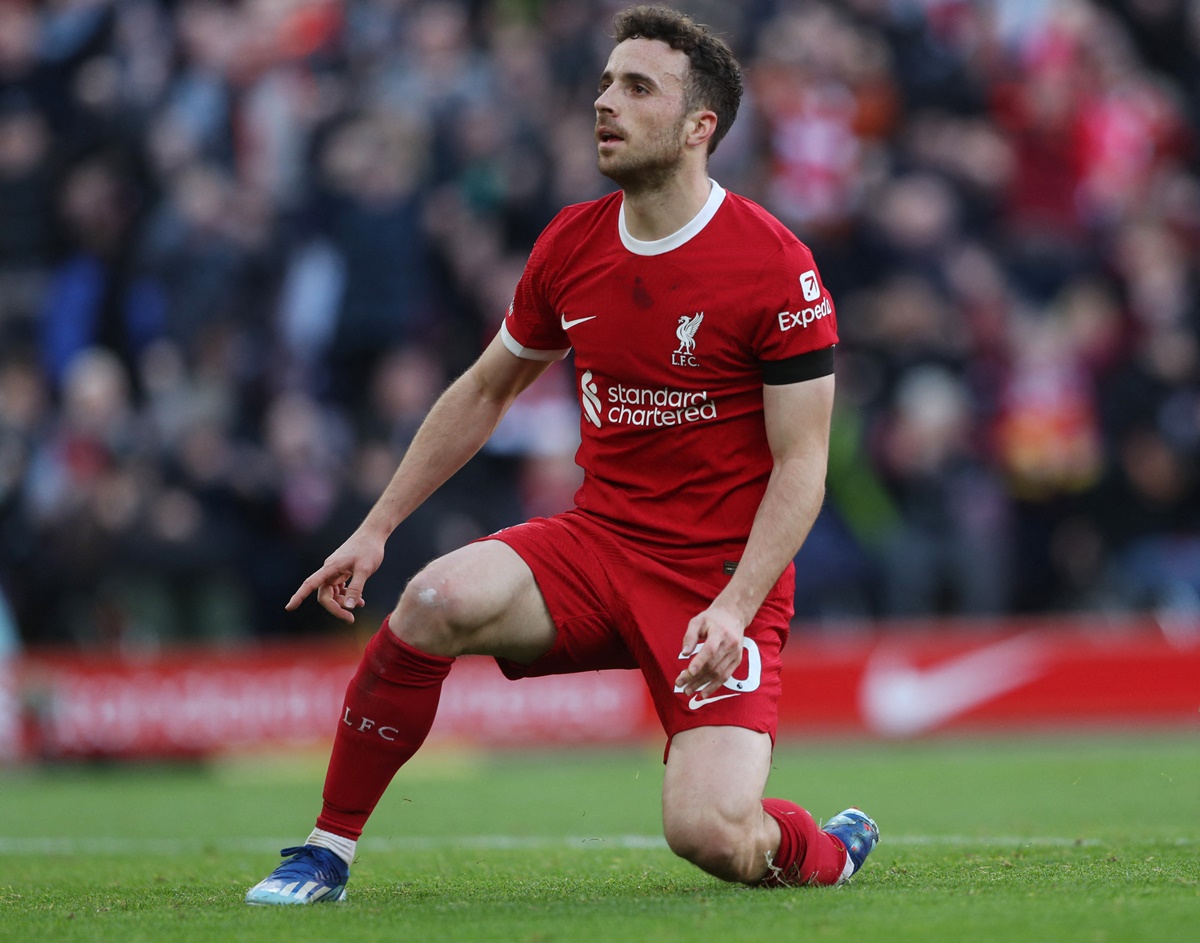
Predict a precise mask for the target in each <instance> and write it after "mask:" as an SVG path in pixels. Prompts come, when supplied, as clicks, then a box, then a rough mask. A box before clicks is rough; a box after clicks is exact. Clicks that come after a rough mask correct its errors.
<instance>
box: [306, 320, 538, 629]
mask: <svg viewBox="0 0 1200 943" xmlns="http://www.w3.org/2000/svg"><path fill="white" fill-rule="evenodd" d="M548 366H549V361H544V360H526V359H524V358H521V357H517V356H515V355H514V354H512V353H511V352H510V351H509V350H508V348H506V347H505V346H504V344H503V342H502V341H501V340H500V337H499V336H498V335H497V337H496V339H495V340H493V341H492V343H491V344H490V345H489V346H488V348H487V349H486V350H485V351H484V352H483V353H482V354H481V355H480V357H479V359H478V360H477V361H475V363H474V364H472V365H471V367H470V368H469V369H468V370H467V371H466V372H465V373H464V374H463V375H462V376H460V377H459V378H458V379H457V380H455V381H454V382H453V383H452V384H450V386H449V387H448V388H447V390H446V391H445V392H444V393H443V394H442V395H441V397H439V399H438V401H437V402H436V403H434V405H433V408H432V409H430V410H429V414H428V415H427V416H426V417H425V421H424V422H422V423H421V427H420V429H418V430H417V434H416V435H415V436H414V437H413V440H412V444H411V445H410V446H409V448H408V451H407V452H405V454H404V458H403V459H402V460H401V462H400V467H399V468H397V469H396V473H395V474H394V475H393V476H392V480H391V481H390V482H389V483H388V486H387V487H386V488H385V489H384V491H383V494H382V495H380V497H379V500H377V501H376V502H375V505H374V507H372V508H371V510H370V512H369V513H368V514H367V516H366V518H365V519H364V520H363V522H362V523H361V524H360V525H359V526H358V529H357V530H355V532H354V533H353V534H351V535H350V537H349V538H348V539H347V540H346V542H345V543H343V544H342V545H341V546H340V547H339V548H338V549H337V550H335V551H334V552H333V553H332V554H330V555H329V557H327V558H326V560H325V564H324V566H322V567H321V568H320V569H319V570H317V571H316V572H315V573H313V574H312V575H311V576H310V577H309V578H308V579H306V580H305V581H304V582H303V583H302V584H300V588H299V589H298V590H296V592H295V594H294V595H293V596H292V598H291V599H290V600H289V601H288V604H287V607H286V608H287V609H295V608H296V607H297V606H299V605H300V603H301V602H303V601H304V599H305V598H307V597H308V596H309V595H310V594H311V593H312V592H313V591H314V590H316V592H317V600H318V601H319V602H320V603H321V605H322V606H324V607H325V608H326V609H328V610H329V611H330V612H332V613H333V614H334V615H335V616H337V617H338V618H339V619H342V620H343V621H346V622H353V621H354V615H353V613H354V610H355V609H357V608H359V607H360V606H362V605H363V604H364V603H363V598H362V591H363V584H364V583H365V582H366V581H367V579H368V578H369V577H370V576H371V575H372V574H373V573H374V572H375V571H376V570H377V569H379V565H380V564H381V563H382V562H383V552H384V545H385V544H386V543H387V539H388V537H390V536H391V533H392V531H394V530H395V529H396V528H397V527H398V526H399V525H400V522H401V521H403V520H404V519H405V518H406V517H408V515H409V514H411V513H412V512H413V511H414V510H416V509H417V508H418V507H419V506H420V505H421V503H422V502H423V501H424V500H425V499H426V498H428V497H429V496H430V495H431V494H433V492H434V491H436V490H437V489H438V488H439V487H441V486H442V484H444V483H445V482H446V481H447V479H449V478H450V476H451V475H453V474H454V473H455V472H456V471H458V470H459V469H460V468H462V466H463V465H465V464H466V463H467V461H468V460H469V459H470V458H471V457H472V456H473V455H474V454H475V453H476V452H478V451H479V449H480V448H482V447H483V444H484V443H485V442H486V441H487V440H488V437H489V436H490V435H491V434H492V432H493V431H494V430H495V428H496V425H497V424H498V423H499V422H500V419H501V417H503V415H504V414H505V412H507V411H508V407H509V406H510V405H511V404H512V401H513V400H514V399H516V397H517V395H518V394H520V393H521V391H522V390H524V389H525V388H526V387H528V386H529V384H530V383H532V382H533V381H534V380H535V379H537V377H538V376H539V375H541V374H542V373H543V372H544V371H545V369H546V368H547V367H548Z"/></svg>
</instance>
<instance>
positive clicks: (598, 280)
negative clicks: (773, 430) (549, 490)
mask: <svg viewBox="0 0 1200 943" xmlns="http://www.w3.org/2000/svg"><path fill="white" fill-rule="evenodd" d="M501 336H502V338H503V341H504V343H505V345H506V346H507V347H508V349H509V350H511V351H512V352H513V353H514V354H516V355H518V356H521V357H530V358H535V359H558V358H561V357H565V356H566V355H567V353H568V352H569V351H570V350H571V349H572V348H574V351H575V378H576V388H577V390H578V393H579V400H580V406H581V408H582V413H581V416H580V430H581V434H582V444H581V445H580V447H579V451H578V452H577V453H576V462H578V464H579V465H580V466H581V467H582V468H583V470H584V481H583V485H582V487H581V488H580V489H579V492H578V493H577V494H576V496H575V501H576V503H577V505H578V506H579V508H580V509H581V510H582V511H583V512H585V513H587V514H588V515H590V516H592V517H594V518H595V519H596V520H597V521H598V522H600V523H603V524H605V525H606V526H608V527H610V528H611V529H613V530H615V531H617V532H619V533H620V534H623V535H625V536H627V537H631V538H633V539H635V540H641V541H645V542H647V543H649V544H653V545H657V546H660V547H662V548H663V549H674V550H686V549H695V550H698V551H699V550H702V551H711V550H714V549H722V550H728V551H729V552H730V553H731V554H732V555H735V557H734V558H735V559H736V554H737V553H738V552H740V549H741V548H742V547H743V546H744V545H745V542H746V538H747V536H748V535H749V533H750V525H751V524H752V522H753V520H754V514H755V511H756V510H757V508H758V505H759V503H760V501H761V500H762V496H763V492H764V491H765V489H766V486H767V479H768V477H769V476H770V473H771V467H772V461H771V454H770V450H769V448H768V446H767V437H766V428H765V425H764V422H763V396H762V388H763V383H764V373H765V374H766V379H767V382H777V383H778V382H790V381H791V380H792V379H803V378H804V376H803V375H801V376H798V377H794V376H792V375H790V374H789V369H790V365H792V364H805V363H811V361H812V360H813V358H812V357H811V356H809V357H807V358H806V357H805V355H811V354H812V352H814V351H823V350H825V349H827V348H831V347H832V345H834V344H835V343H837V328H836V321H835V315H834V308H833V302H832V300H831V299H830V297H829V294H828V292H827V291H826V290H825V288H824V285H823V284H822V283H821V279H820V276H819V275H818V274H817V268H816V265H815V264H814V263H813V258H812V254H811V253H810V252H809V250H808V248H807V247H806V246H805V245H804V244H803V243H801V242H800V241H799V240H798V239H797V238H796V237H795V236H794V235H793V234H792V233H791V232H789V231H788V230H787V229H786V228H785V227H784V226H783V225H782V224H781V223H780V222H779V221H778V220H776V219H775V218H774V217H773V216H771V215H770V214H769V213H768V212H767V211H766V210H764V209H763V208H762V207H760V206H758V205H757V204H755V203H753V202H751V201H750V200H747V199H744V198H743V197H739V196H737V195H735V194H732V193H727V192H726V191H725V190H723V189H722V188H721V187H720V186H718V185H717V184H716V183H715V182H714V183H713V185H712V192H711V194H710V196H709V199H708V201H707V203H706V204H705V206H704V208H703V209H702V210H701V211H700V213H699V214H698V215H697V216H696V218H695V219H693V220H692V221H691V222H690V223H689V224H688V225H687V226H685V227H684V228H683V229H681V230H679V231H678V232H676V233H674V234H673V235H671V236H668V237H666V238H665V239H660V240H657V241H654V242H643V241H639V240H637V239H634V238H633V237H632V236H630V235H629V232H628V230H627V229H626V227H625V218H624V212H623V207H622V197H621V194H620V193H619V192H617V193H613V194H610V195H609V196H606V197H603V198H601V199H599V200H595V201H593V202H590V203H581V204H578V205H575V206H569V207H567V208H566V209H564V210H562V212H560V213H559V214H558V216H556V217H555V218H554V220H553V221H552V222H551V223H550V225H549V226H547V227H546V229H545V231H544V232H543V233H542V235H541V236H540V237H539V239H538V241H537V244H536V245H535V246H534V249H533V252H532V253H531V254H530V257H529V261H528V263H527V264H526V266H525V271H524V274H523V275H522V276H521V280H520V282H519V283H518V285H517V290H516V294H515V296H514V298H513V303H512V305H511V306H510V307H509V311H508V315H507V317H506V318H505V321H504V324H503V326H502V327H501ZM803 369H804V368H803V367H802V368H801V370H802V372H803ZM808 369H811V368H808ZM831 369H832V367H829V368H827V369H823V370H820V371H819V372H818V373H816V374H810V375H821V374H822V373H828V372H830V370H831Z"/></svg>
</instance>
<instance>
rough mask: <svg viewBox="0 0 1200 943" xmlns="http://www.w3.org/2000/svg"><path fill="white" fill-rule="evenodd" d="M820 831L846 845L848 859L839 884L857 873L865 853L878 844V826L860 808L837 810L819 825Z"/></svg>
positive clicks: (865, 857) (864, 859) (867, 853)
mask: <svg viewBox="0 0 1200 943" xmlns="http://www.w3.org/2000/svg"><path fill="white" fill-rule="evenodd" d="M821 831H823V832H827V833H829V834H830V835H832V836H833V837H834V838H836V839H837V840H838V841H840V842H841V843H842V844H843V845H845V846H846V853H847V855H848V856H849V859H848V860H847V861H846V870H845V871H843V872H842V876H841V877H840V878H839V879H838V883H839V884H841V883H842V882H843V881H846V880H849V878H850V877H851V876H852V875H854V874H855V873H857V872H858V869H859V868H861V867H862V866H863V862H864V861H866V860H867V855H869V854H870V853H871V852H872V851H873V850H874V849H875V846H876V845H878V844H879V826H878V825H876V824H875V820H874V819H872V818H871V817H870V816H869V815H867V814H866V813H865V812H863V811H862V810H860V809H853V808H852V809H847V810H846V811H845V812H839V813H838V814H837V815H835V816H834V817H833V818H831V819H830V820H829V821H828V822H826V823H825V824H824V825H823V826H821Z"/></svg>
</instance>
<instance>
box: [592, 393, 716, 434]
mask: <svg viewBox="0 0 1200 943" xmlns="http://www.w3.org/2000/svg"><path fill="white" fill-rule="evenodd" d="M606 392H607V394H608V403H609V409H608V413H607V415H606V417H605V418H607V419H608V421H609V422H613V423H617V424H619V425H628V426H656V427H666V426H679V425H683V424H684V423H689V422H702V421H704V420H707V419H716V418H717V404H716V403H715V402H713V401H712V400H710V399H709V398H708V391H707V390H692V391H689V390H673V389H671V388H670V387H659V388H658V389H647V388H645V387H631V386H624V385H622V384H620V383H617V384H615V385H613V386H610V387H609V388H608V390H607V391H606Z"/></svg>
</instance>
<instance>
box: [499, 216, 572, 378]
mask: <svg viewBox="0 0 1200 943" xmlns="http://www.w3.org/2000/svg"><path fill="white" fill-rule="evenodd" d="M560 220H561V214H560V216H559V217H557V218H556V219H555V220H553V221H552V222H551V223H550V225H549V226H547V227H546V229H545V230H544V231H543V232H542V234H541V236H539V237H538V240H537V242H536V243H535V244H534V247H533V251H532V252H530V254H529V260H528V261H527V262H526V263H525V270H524V271H523V272H522V273H521V279H520V281H518V282H517V288H516V291H515V292H514V293H513V300H512V303H511V304H509V306H508V313H507V314H506V315H505V316H504V323H503V324H502V325H501V326H500V337H501V340H503V342H504V346H505V347H507V348H508V349H509V350H510V351H511V352H512V353H514V354H516V355H517V356H518V357H524V358H525V359H527V360H562V359H563V358H564V357H565V356H566V355H567V354H568V353H569V352H570V350H571V342H570V341H568V340H567V334H566V331H564V330H563V329H562V326H561V325H560V324H559V321H558V315H557V313H556V312H555V307H554V302H553V299H552V296H551V293H550V291H549V290H548V286H549V285H550V283H551V280H552V279H551V276H552V268H553V258H554V245H555V242H556V239H555V234H556V232H557V231H558V228H559V227H558V223H559V221H560Z"/></svg>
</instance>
